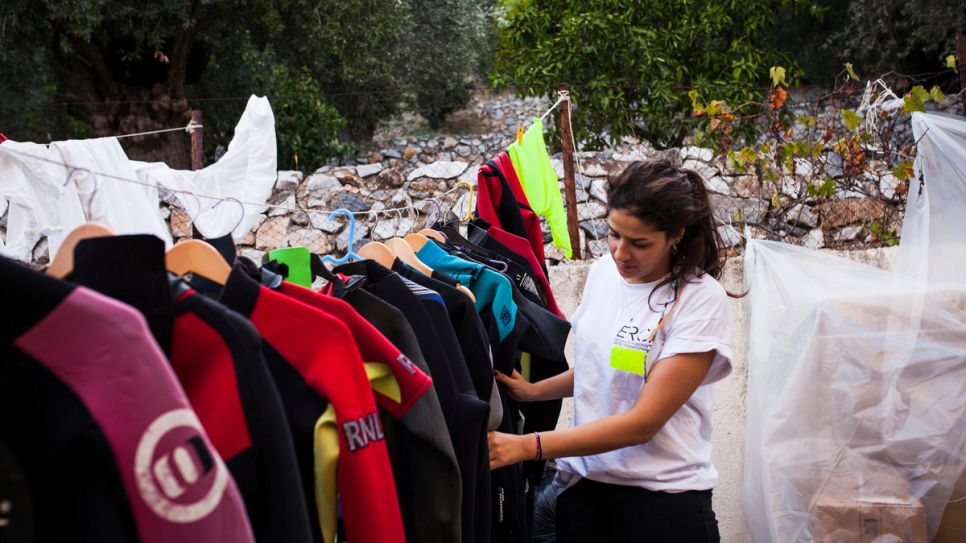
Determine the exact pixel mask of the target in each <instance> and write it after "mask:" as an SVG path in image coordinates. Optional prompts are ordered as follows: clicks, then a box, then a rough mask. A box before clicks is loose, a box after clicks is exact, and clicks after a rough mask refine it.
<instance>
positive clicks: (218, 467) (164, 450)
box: [134, 409, 228, 524]
mask: <svg viewBox="0 0 966 543" xmlns="http://www.w3.org/2000/svg"><path fill="white" fill-rule="evenodd" d="M202 435H203V434H202V429H201V422H199V421H198V417H197V415H195V412H194V411H192V410H191V409H175V410H172V411H168V412H167V413H165V414H163V415H161V416H160V417H158V418H157V419H155V420H154V422H152V423H151V424H150V425H149V426H148V428H147V430H145V431H144V434H142V435H141V440H140V442H139V443H138V447H137V452H136V453H135V456H134V475H135V480H136V481H137V487H138V493H140V494H141V499H143V500H144V503H145V504H147V506H148V508H150V509H151V511H153V512H154V514H156V515H158V516H159V517H161V518H163V519H165V520H167V521H168V522H174V523H178V524H187V523H191V522H195V521H198V520H200V519H203V518H205V517H206V516H208V514H209V513H211V512H212V511H214V509H215V508H216V507H218V504H219V503H221V498H222V495H223V494H224V492H225V488H226V487H227V486H228V470H227V468H225V465H224V463H222V461H221V459H220V458H218V456H217V455H214V454H212V453H211V451H210V450H209V449H208V446H207V444H206V443H205V440H204V438H203V437H202Z"/></svg>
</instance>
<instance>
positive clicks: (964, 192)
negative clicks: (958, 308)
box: [896, 113, 966, 286]
mask: <svg viewBox="0 0 966 543" xmlns="http://www.w3.org/2000/svg"><path fill="white" fill-rule="evenodd" d="M912 130H913V133H914V135H915V138H916V141H918V142H919V143H918V145H917V150H916V163H915V164H916V167H915V170H916V178H915V179H913V180H912V181H911V182H910V187H909V202H908V204H907V205H906V214H905V217H904V218H903V222H902V238H901V240H900V242H899V262H898V265H897V266H896V271H897V272H899V273H903V274H905V275H908V276H910V277H913V278H915V279H917V280H919V281H920V282H922V283H926V284H929V285H934V286H936V285H941V284H950V283H953V284H956V283H960V284H961V283H966V119H963V118H962V117H954V116H950V115H942V114H938V113H930V114H926V113H913V114H912Z"/></svg>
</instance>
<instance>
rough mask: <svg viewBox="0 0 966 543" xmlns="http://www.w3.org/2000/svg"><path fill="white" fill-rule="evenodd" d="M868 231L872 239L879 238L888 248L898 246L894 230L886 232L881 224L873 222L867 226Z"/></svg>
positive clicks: (897, 236) (897, 237)
mask: <svg viewBox="0 0 966 543" xmlns="http://www.w3.org/2000/svg"><path fill="white" fill-rule="evenodd" d="M869 231H870V232H872V237H873V238H879V239H881V240H882V241H884V242H885V243H886V245H888V246H889V247H893V246H895V245H899V235H898V234H897V233H896V231H895V230H888V229H886V228H885V227H883V226H882V225H881V224H879V223H877V222H874V223H872V224H871V225H869Z"/></svg>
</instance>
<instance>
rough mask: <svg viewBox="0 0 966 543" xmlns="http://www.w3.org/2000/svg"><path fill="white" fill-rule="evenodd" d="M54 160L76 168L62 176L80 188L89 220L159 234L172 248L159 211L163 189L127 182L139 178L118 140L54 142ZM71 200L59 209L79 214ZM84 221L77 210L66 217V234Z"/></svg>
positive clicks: (116, 228)
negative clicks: (68, 178) (160, 194)
mask: <svg viewBox="0 0 966 543" xmlns="http://www.w3.org/2000/svg"><path fill="white" fill-rule="evenodd" d="M50 156H51V158H52V159H53V160H57V161H60V162H64V163H66V164H69V165H70V167H60V168H61V170H60V173H61V175H62V176H63V178H64V179H67V177H68V176H70V181H71V183H73V184H75V186H76V190H77V196H78V199H79V201H80V205H81V206H82V208H83V210H84V215H85V217H86V221H96V222H100V223H104V224H106V225H107V226H109V227H110V228H111V229H112V230H114V232H115V233H117V234H154V235H155V236H157V237H159V238H161V239H162V240H164V243H165V246H167V247H170V246H171V245H172V240H171V233H170V232H169V231H168V226H167V225H166V224H165V222H164V220H163V219H162V218H161V215H160V213H159V212H158V207H159V203H160V199H159V198H158V189H157V187H147V186H144V185H140V184H137V183H131V182H127V181H123V179H132V180H137V173H136V172H135V170H134V166H133V163H132V162H131V160H129V159H128V158H127V155H126V154H125V153H124V150H123V149H122V148H121V144H120V143H118V141H117V138H97V139H89V140H70V141H58V142H54V143H51V144H50ZM85 170H86V171H85ZM118 178H121V179H118ZM65 200H66V201H65V202H64V203H63V204H62V205H61V204H60V203H59V207H58V210H60V209H75V210H76V207H74V206H73V201H74V200H73V197H72V196H71V195H70V194H65ZM79 218H80V217H78V216H77V215H76V213H74V212H72V211H68V215H67V216H65V217H62V219H63V220H64V227H65V230H66V233H70V231H71V230H73V229H74V228H76V227H77V226H80V225H81V224H83V223H84V222H85V220H77V219H79ZM68 220H71V221H74V222H73V223H70V224H69V223H68V222H67V221H68ZM58 245H59V244H58ZM51 254H56V253H55V252H52V253H51Z"/></svg>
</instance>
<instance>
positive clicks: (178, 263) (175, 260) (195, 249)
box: [164, 239, 231, 285]
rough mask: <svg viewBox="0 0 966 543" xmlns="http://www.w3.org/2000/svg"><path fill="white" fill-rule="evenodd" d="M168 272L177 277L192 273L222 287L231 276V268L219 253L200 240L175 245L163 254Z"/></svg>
mask: <svg viewBox="0 0 966 543" xmlns="http://www.w3.org/2000/svg"><path fill="white" fill-rule="evenodd" d="M164 264H165V267H166V268H168V271H170V272H173V273H176V274H178V275H184V274H186V273H194V274H197V275H200V276H202V277H204V278H205V279H210V280H212V281H214V282H216V283H218V284H219V285H224V284H225V281H228V276H229V275H230V274H231V266H229V265H228V262H225V258H224V257H222V256H221V253H219V252H218V250H217V249H215V248H214V247H212V246H211V245H210V244H208V243H205V242H204V241H202V240H200V239H189V240H187V241H182V242H181V243H178V244H176V245H175V246H174V247H172V248H171V249H169V250H168V252H167V253H165V254H164Z"/></svg>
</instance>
